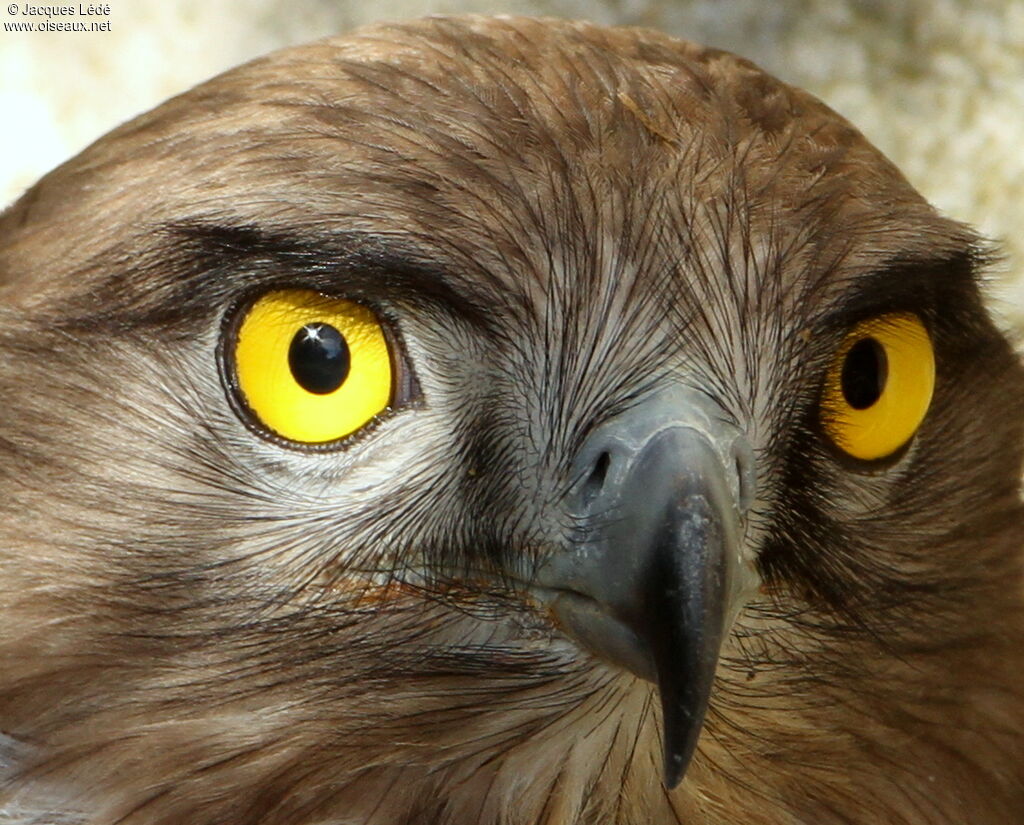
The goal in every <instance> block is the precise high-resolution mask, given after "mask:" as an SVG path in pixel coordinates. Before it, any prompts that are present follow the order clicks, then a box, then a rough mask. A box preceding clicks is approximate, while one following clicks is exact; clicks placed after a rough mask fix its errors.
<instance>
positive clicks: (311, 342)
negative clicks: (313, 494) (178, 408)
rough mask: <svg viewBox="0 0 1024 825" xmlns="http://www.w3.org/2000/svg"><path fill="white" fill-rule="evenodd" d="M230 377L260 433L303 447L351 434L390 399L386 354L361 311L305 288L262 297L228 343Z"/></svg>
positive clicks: (375, 327) (379, 331)
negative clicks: (262, 429)
mask: <svg viewBox="0 0 1024 825" xmlns="http://www.w3.org/2000/svg"><path fill="white" fill-rule="evenodd" d="M231 361H232V365H233V369H234V379H235V384H236V386H237V388H238V391H239V393H240V395H241V397H242V400H243V401H244V403H245V405H246V406H247V407H248V408H249V409H250V410H251V411H252V413H253V415H255V416H256V418H257V419H258V420H259V421H260V423H262V424H263V426H265V427H266V428H267V429H269V430H271V431H273V432H274V433H276V434H277V435H279V436H281V437H282V438H287V439H288V440H290V441H298V442H301V443H304V444H322V443H324V442H327V441H335V440H337V439H339V438H343V437H344V436H346V435H350V434H352V433H354V432H355V431H356V430H358V429H359V428H361V427H363V426H364V425H366V424H367V423H369V422H370V421H371V420H372V419H373V417H374V416H376V415H377V414H379V413H381V412H383V411H384V410H385V409H386V408H387V406H388V404H389V403H390V402H391V391H392V377H391V356H390V352H389V348H388V340H387V337H386V336H385V334H384V330H383V328H382V327H381V324H380V321H378V320H377V318H376V316H375V315H374V314H373V313H372V312H371V311H370V310H369V309H367V308H366V307H364V306H362V305H361V304H357V303H354V302H352V301H345V300H341V299H338V298H329V297H327V296H324V295H321V294H320V293H318V292H314V291H312V290H305V289H286V290H280V291H277V292H271V293H269V294H267V295H264V296H263V297H262V298H260V299H259V300H258V301H256V303H254V304H253V305H252V307H250V309H249V311H248V312H247V313H246V315H245V317H244V318H243V319H242V321H241V324H240V325H239V327H238V333H237V338H236V340H235V342H234V352H233V358H232V359H231Z"/></svg>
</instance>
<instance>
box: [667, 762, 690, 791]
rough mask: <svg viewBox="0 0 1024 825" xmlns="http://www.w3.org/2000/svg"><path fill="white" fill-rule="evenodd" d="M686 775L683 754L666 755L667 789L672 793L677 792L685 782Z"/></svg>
mask: <svg viewBox="0 0 1024 825" xmlns="http://www.w3.org/2000/svg"><path fill="white" fill-rule="evenodd" d="M685 773H686V761H685V760H684V759H683V758H682V754H678V753H666V754H665V778H664V785H665V788H666V789H667V790H670V791H673V790H675V789H676V788H677V787H679V783H680V782H682V781H683V775H684V774H685Z"/></svg>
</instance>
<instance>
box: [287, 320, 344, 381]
mask: <svg viewBox="0 0 1024 825" xmlns="http://www.w3.org/2000/svg"><path fill="white" fill-rule="evenodd" d="M350 365H351V358H350V357H349V351H348V344H346V343H345V337H344V336H343V335H342V334H341V333H340V332H338V330H336V329H335V328H334V327H332V326H331V325H330V324H321V323H315V324H306V326H304V327H303V328H302V329H300V330H299V331H298V332H296V333H295V337H294V338H292V343H291V346H290V347H289V348H288V366H289V367H291V370H292V375H293V376H295V380H296V381H297V382H298V383H299V386H300V387H302V388H303V389H304V390H306V391H308V392H312V393H316V394H317V395H326V394H327V393H329V392H334V391H335V390H336V389H338V387H340V386H341V385H342V383H343V382H344V380H345V378H346V377H347V376H348V370H349V366H350Z"/></svg>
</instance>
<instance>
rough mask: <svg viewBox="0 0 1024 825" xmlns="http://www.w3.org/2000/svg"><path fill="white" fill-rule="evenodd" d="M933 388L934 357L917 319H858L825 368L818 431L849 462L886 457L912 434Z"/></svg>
mask: <svg viewBox="0 0 1024 825" xmlns="http://www.w3.org/2000/svg"><path fill="white" fill-rule="evenodd" d="M934 389H935V353H934V350H933V349H932V342H931V337H930V336H929V335H928V330H927V329H925V326H924V324H923V323H922V322H921V319H920V318H919V317H918V316H917V315H914V314H913V313H908V312H898V313H897V312H894V313H888V314H886V315H880V316H878V317H876V318H871V319H868V320H866V321H862V322H861V323H859V324H857V326H855V327H854V328H853V329H852V330H850V332H849V333H847V335H846V338H844V339H843V343H842V344H841V345H840V347H839V349H838V350H837V351H836V354H835V356H834V358H833V359H832V363H831V365H830V366H829V370H828V374H827V375H826V377H825V387H824V392H823V394H822V401H821V409H820V416H821V423H822V427H823V428H824V430H825V433H826V434H827V435H828V437H829V438H830V439H831V440H832V441H833V442H834V443H835V444H836V446H838V447H839V448H840V449H841V450H843V452H845V453H848V454H849V455H851V456H853V457H854V458H859V459H862V460H864V461H872V460H875V459H879V458H885V457H886V456H889V455H892V454H893V453H895V452H896V451H897V450H898V449H899V448H900V447H902V446H903V445H904V444H906V443H907V442H908V441H909V440H910V438H911V437H912V436H913V435H914V433H915V432H917V429H918V427H920V426H921V422H922V421H923V420H924V417H925V415H926V414H927V412H928V407H929V406H930V404H931V400H932V392H933V391H934Z"/></svg>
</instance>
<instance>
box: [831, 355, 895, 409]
mask: <svg viewBox="0 0 1024 825" xmlns="http://www.w3.org/2000/svg"><path fill="white" fill-rule="evenodd" d="M888 366H889V365H888V362H887V360H886V357H885V349H884V348H883V347H882V345H881V344H879V343H878V341H876V340H875V339H874V338H863V339H861V340H860V341H858V342H857V343H856V344H854V345H853V346H852V347H850V351H849V352H847V353H846V360H845V361H844V362H843V375H842V378H841V385H842V388H843V397H844V398H845V399H846V403H847V404H849V405H850V406H851V407H853V408H854V409H855V410H866V409H867V408H868V407H870V406H871V405H872V404H874V403H875V402H876V401H877V400H878V399H879V398H881V397H882V391H883V390H884V389H885V380H886V378H887V377H888Z"/></svg>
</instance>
